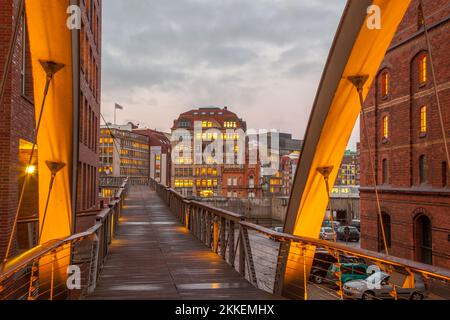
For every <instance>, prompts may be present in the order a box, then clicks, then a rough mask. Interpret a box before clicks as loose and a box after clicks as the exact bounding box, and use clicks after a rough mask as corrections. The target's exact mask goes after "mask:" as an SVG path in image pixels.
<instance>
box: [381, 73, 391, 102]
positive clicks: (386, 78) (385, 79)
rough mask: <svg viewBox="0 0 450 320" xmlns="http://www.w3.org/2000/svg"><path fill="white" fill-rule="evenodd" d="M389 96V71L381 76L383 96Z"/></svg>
mask: <svg viewBox="0 0 450 320" xmlns="http://www.w3.org/2000/svg"><path fill="white" fill-rule="evenodd" d="M388 94H389V73H388V72H387V71H385V72H383V74H382V75H381V95H382V96H383V98H385V97H387V96H388Z"/></svg>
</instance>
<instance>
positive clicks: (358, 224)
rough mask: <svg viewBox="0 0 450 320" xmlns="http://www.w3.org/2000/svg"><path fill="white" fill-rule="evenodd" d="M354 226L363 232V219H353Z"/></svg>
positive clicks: (352, 224)
mask: <svg viewBox="0 0 450 320" xmlns="http://www.w3.org/2000/svg"><path fill="white" fill-rule="evenodd" d="M350 225H351V226H352V227H355V228H356V229H358V231H359V232H361V221H360V220H352V222H351V224H350Z"/></svg>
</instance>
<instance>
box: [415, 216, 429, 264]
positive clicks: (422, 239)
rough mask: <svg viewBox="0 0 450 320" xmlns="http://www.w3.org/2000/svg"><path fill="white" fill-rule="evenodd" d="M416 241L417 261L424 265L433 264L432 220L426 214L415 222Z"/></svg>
mask: <svg viewBox="0 0 450 320" xmlns="http://www.w3.org/2000/svg"><path fill="white" fill-rule="evenodd" d="M414 240H415V241H414V242H415V248H416V259H417V260H418V261H420V262H423V263H427V264H433V237H432V226H431V220H430V218H428V217H427V216H426V215H424V214H420V215H419V216H418V217H416V219H415V221H414Z"/></svg>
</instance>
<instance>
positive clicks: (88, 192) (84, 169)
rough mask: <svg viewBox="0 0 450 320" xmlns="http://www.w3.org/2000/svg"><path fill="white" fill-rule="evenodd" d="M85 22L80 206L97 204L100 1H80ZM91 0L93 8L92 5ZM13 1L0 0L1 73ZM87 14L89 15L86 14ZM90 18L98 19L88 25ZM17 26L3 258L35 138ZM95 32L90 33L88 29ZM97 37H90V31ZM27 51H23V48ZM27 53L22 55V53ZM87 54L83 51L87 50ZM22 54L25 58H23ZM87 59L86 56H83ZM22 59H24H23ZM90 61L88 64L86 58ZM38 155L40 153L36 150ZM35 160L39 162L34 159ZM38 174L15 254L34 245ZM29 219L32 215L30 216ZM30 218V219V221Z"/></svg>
mask: <svg viewBox="0 0 450 320" xmlns="http://www.w3.org/2000/svg"><path fill="white" fill-rule="evenodd" d="M81 2H82V4H81V5H82V6H81V8H82V12H83V25H84V26H88V27H85V28H84V30H83V31H82V32H81V34H82V36H81V38H82V39H83V34H86V35H87V39H88V43H89V46H87V45H86V44H85V47H86V48H87V47H90V48H91V49H92V53H91V54H90V55H89V58H86V60H85V65H84V68H85V69H83V71H80V72H81V92H82V94H81V96H82V99H81V101H84V102H82V103H81V108H80V146H79V148H80V163H79V168H80V169H81V170H80V173H79V177H81V179H80V180H79V193H78V195H79V198H78V210H83V209H86V208H92V207H95V206H96V205H97V201H98V200H97V197H98V196H97V194H98V192H97V185H98V182H97V180H98V177H97V166H98V147H97V141H98V135H99V118H100V116H99V115H100V55H101V52H100V43H101V37H100V34H101V29H100V28H101V24H100V21H101V0H91V1H90V0H82V1H81ZM91 4H92V5H93V6H95V9H94V7H92V9H90V10H87V9H86V8H91ZM16 10H17V1H15V0H2V1H1V2H0V72H3V70H4V68H5V64H6V57H7V52H8V48H9V42H10V39H11V36H12V33H13V26H14V21H13V17H15V15H16ZM91 10H92V12H93V13H92V14H91V13H89V14H88V13H87V12H90V11H91ZM89 17H96V18H95V21H96V22H95V24H94V23H93V24H92V29H91V27H90V22H89V21H90V19H89ZM29 27H32V26H25V28H24V24H23V21H22V22H21V24H20V29H19V34H18V37H17V42H16V44H15V47H14V53H13V60H12V64H11V68H10V69H9V71H8V79H7V82H6V91H5V97H4V101H3V104H2V105H0V204H1V205H0V259H3V257H4V254H5V252H6V247H7V244H8V240H9V235H10V234H11V229H12V226H13V220H14V216H15V212H16V210H17V203H18V197H19V190H20V189H21V184H22V182H23V180H24V176H25V169H26V165H27V162H28V157H29V147H30V145H31V144H32V143H33V141H35V129H34V128H35V107H34V103H33V85H32V84H33V81H32V72H31V63H30V53H29V48H28V40H27V37H26V34H27V33H26V28H29ZM91 30H93V31H91ZM94 34H95V35H96V37H94V36H93V35H94ZM24 49H25V50H24ZM24 52H25V55H24V54H23V53H24ZM86 52H87V51H86ZM24 57H25V58H24ZM86 57H87V55H86ZM23 58H24V59H23ZM86 61H91V63H90V66H89V68H88V67H87V65H86V64H87V62H86ZM37 156H38V152H37ZM34 161H37V159H35V160H34ZM37 179H38V173H37V172H36V173H34V174H33V175H32V176H31V177H30V180H29V182H28V184H27V186H28V187H27V189H26V192H25V199H24V203H23V205H22V207H21V211H20V214H19V224H18V227H17V230H18V234H17V233H16V234H15V235H14V238H13V240H14V241H13V246H12V251H11V252H10V256H14V255H15V254H17V253H18V252H19V250H22V249H26V248H27V247H30V246H31V245H33V242H34V241H35V239H34V240H33V239H31V238H30V237H32V236H33V235H32V234H31V233H30V231H31V230H32V229H34V230H35V229H36V224H37V222H36V218H37V216H38V211H37V210H38V197H37V194H38V190H37ZM30 218H31V219H30ZM33 219H34V220H33Z"/></svg>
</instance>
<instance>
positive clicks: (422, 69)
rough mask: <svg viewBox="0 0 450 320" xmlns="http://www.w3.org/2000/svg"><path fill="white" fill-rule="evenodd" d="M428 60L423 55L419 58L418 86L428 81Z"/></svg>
mask: <svg viewBox="0 0 450 320" xmlns="http://www.w3.org/2000/svg"><path fill="white" fill-rule="evenodd" d="M427 65H428V58H427V55H426V54H425V53H423V54H421V55H420V56H419V84H425V83H426V82H427V80H428V68H427Z"/></svg>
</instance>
